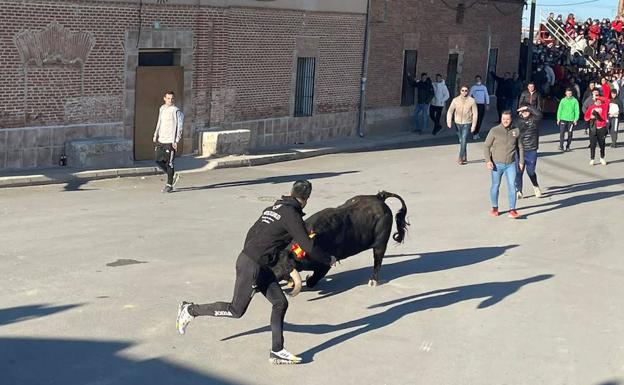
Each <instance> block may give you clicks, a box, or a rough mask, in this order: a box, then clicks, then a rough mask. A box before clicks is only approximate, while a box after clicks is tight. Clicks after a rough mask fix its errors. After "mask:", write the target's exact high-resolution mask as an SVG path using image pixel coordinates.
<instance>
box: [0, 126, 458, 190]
mask: <svg viewBox="0 0 624 385" xmlns="http://www.w3.org/2000/svg"><path fill="white" fill-rule="evenodd" d="M445 136H446V135H440V136H438V138H440V137H445ZM427 139H431V138H423V137H409V136H407V135H405V136H401V137H393V138H389V139H382V140H378V141H370V142H366V143H357V142H356V143H353V144H347V145H343V146H342V147H340V146H337V147H321V148H317V149H303V150H293V151H291V152H282V153H276V154H265V155H248V156H243V157H238V158H235V159H228V158H220V159H213V160H209V161H208V162H207V163H206V165H204V166H203V167H200V168H196V169H191V170H181V171H180V173H182V174H188V173H199V172H206V171H209V170H213V169H218V168H236V167H251V166H261V165H266V164H271V163H278V162H287V161H291V160H297V159H306V158H312V157H316V156H322V155H328V154H335V153H340V152H348V151H355V150H372V149H376V148H383V147H384V146H388V145H392V144H399V143H400V144H408V143H417V142H421V141H423V140H427ZM34 172H37V171H36V170H35V171H34ZM161 173H162V171H161V170H160V169H158V167H156V166H153V167H152V166H149V167H130V168H119V169H106V170H84V171H76V172H73V173H72V172H67V171H63V170H54V171H53V172H51V173H50V174H51V175H45V174H36V175H15V176H4V177H1V176H0V188H6V187H25V186H40V185H49V184H61V183H71V182H83V183H84V182H85V181H89V180H97V179H109V178H121V177H134V176H147V175H159V174H161Z"/></svg>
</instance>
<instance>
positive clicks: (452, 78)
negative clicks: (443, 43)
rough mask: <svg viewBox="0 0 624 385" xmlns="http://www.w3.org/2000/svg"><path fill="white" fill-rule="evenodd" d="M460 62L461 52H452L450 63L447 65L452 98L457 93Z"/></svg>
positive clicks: (447, 83)
mask: <svg viewBox="0 0 624 385" xmlns="http://www.w3.org/2000/svg"><path fill="white" fill-rule="evenodd" d="M458 64H459V54H458V53H451V54H449V58H448V65H447V67H446V86H447V88H448V90H449V95H450V98H449V100H452V99H453V98H454V97H455V95H456V94H457V65H458Z"/></svg>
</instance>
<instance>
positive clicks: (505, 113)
mask: <svg viewBox="0 0 624 385" xmlns="http://www.w3.org/2000/svg"><path fill="white" fill-rule="evenodd" d="M502 115H509V116H512V115H511V110H505V111H503V112H502V113H501V116H502Z"/></svg>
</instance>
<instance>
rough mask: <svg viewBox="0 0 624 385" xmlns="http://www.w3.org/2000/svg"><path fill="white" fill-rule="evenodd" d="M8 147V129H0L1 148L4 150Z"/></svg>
mask: <svg viewBox="0 0 624 385" xmlns="http://www.w3.org/2000/svg"><path fill="white" fill-rule="evenodd" d="M7 147H8V146H7V130H2V129H0V149H1V150H4V149H6V148H7ZM2 152H4V151H2Z"/></svg>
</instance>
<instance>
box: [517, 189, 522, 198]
mask: <svg viewBox="0 0 624 385" xmlns="http://www.w3.org/2000/svg"><path fill="white" fill-rule="evenodd" d="M516 199H522V191H516Z"/></svg>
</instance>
